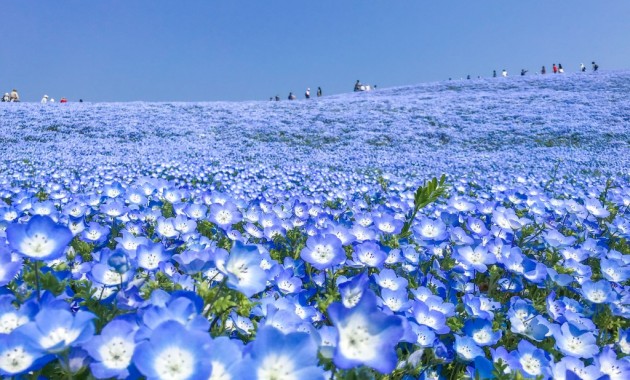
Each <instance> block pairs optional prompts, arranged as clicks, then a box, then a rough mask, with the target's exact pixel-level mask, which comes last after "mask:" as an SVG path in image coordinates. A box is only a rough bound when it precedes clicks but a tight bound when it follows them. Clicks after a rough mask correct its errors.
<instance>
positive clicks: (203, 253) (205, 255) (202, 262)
mask: <svg viewBox="0 0 630 380" xmlns="http://www.w3.org/2000/svg"><path fill="white" fill-rule="evenodd" d="M157 249H159V248H157ZM173 261H175V262H176V263H178V264H179V268H180V269H181V270H182V271H183V272H185V273H187V274H190V275H193V274H197V273H199V272H205V271H207V270H208V269H210V268H212V267H214V266H215V263H214V261H213V254H212V251H211V250H210V249H204V250H200V251H193V250H191V249H186V250H184V251H183V252H182V253H179V254H176V255H173ZM158 266H159V263H158Z"/></svg>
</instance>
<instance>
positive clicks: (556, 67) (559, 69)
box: [355, 61, 599, 91]
mask: <svg viewBox="0 0 630 380" xmlns="http://www.w3.org/2000/svg"><path fill="white" fill-rule="evenodd" d="M591 65H592V70H593V72H596V71H597V70H599V65H598V64H597V63H596V62H595V61H593V62H592V63H591ZM551 71H552V72H553V73H554V74H562V73H564V68H563V67H562V63H558V64H557V65H556V64H555V63H554V64H552V65H551ZM528 72H529V70H527V69H521V76H525V75H526V74H527V73H528ZM580 72H583V73H584V72H586V66H585V65H584V63H580ZM540 74H541V75H545V74H547V68H546V67H545V66H543V67H542V68H541V69H540ZM501 76H502V77H504V78H507V76H508V72H507V70H506V69H503V70H502V71H501ZM492 77H493V78H496V77H497V71H496V70H493V71H492ZM477 78H480V77H477ZM448 79H449V80H450V79H451V78H448ZM466 79H470V75H467V76H466ZM355 91H356V90H355Z"/></svg>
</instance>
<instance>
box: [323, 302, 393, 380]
mask: <svg viewBox="0 0 630 380" xmlns="http://www.w3.org/2000/svg"><path fill="white" fill-rule="evenodd" d="M328 315H329V316H330V320H331V321H332V323H333V325H334V326H335V327H336V328H337V332H338V334H339V336H338V340H337V347H336V349H335V355H334V358H333V361H334V363H335V365H337V366H338V367H339V368H342V369H350V368H354V367H357V366H359V365H366V366H368V367H371V368H373V369H375V370H377V371H379V372H381V373H390V372H391V371H393V370H394V368H396V363H397V361H398V360H397V356H396V350H395V348H396V345H397V344H398V340H399V339H400V338H401V337H402V335H403V328H402V322H401V321H400V319H399V318H398V317H395V316H387V315H385V314H384V313H382V312H381V311H379V310H378V309H377V306H376V296H375V295H374V293H372V292H371V291H366V292H365V293H364V294H363V297H361V300H360V301H359V303H358V304H357V305H356V306H355V307H353V308H350V309H348V308H346V307H345V306H343V304H341V303H339V302H335V303H332V304H330V306H329V307H328Z"/></svg>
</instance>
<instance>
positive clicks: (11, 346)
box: [0, 335, 54, 377]
mask: <svg viewBox="0 0 630 380" xmlns="http://www.w3.org/2000/svg"><path fill="white" fill-rule="evenodd" d="M53 358H54V356H53V355H51V354H48V353H47V352H46V351H45V350H42V349H41V348H40V347H39V346H38V345H37V344H36V343H33V342H31V341H29V340H27V339H24V337H22V336H18V335H0V375H2V376H7V377H13V376H17V375H22V374H25V373H28V372H30V371H36V370H38V369H40V368H41V367H43V366H44V365H45V364H46V363H48V362H49V361H51V360H52V359H53Z"/></svg>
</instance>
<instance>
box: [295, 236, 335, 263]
mask: <svg viewBox="0 0 630 380" xmlns="http://www.w3.org/2000/svg"><path fill="white" fill-rule="evenodd" d="M300 257H301V258H302V259H303V260H304V261H306V262H307V263H309V264H311V265H312V266H313V267H315V268H317V269H319V270H324V269H328V268H331V267H333V266H335V265H339V264H341V263H343V262H344V261H345V259H346V252H345V251H344V250H343V246H342V245H341V240H339V238H337V237H336V236H335V235H317V236H311V237H309V238H308V239H307V240H306V247H304V248H303V249H302V251H301V252H300Z"/></svg>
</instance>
